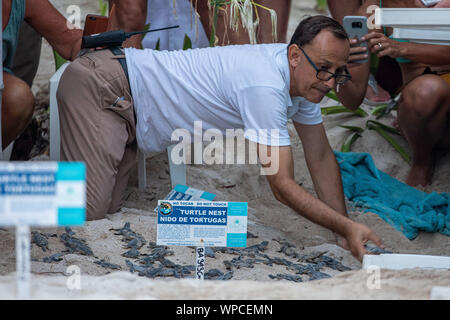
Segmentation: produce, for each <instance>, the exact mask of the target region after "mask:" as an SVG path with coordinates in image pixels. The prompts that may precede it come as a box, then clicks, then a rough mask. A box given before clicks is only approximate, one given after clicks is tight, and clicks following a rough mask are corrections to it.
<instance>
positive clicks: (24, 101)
mask: <svg viewBox="0 0 450 320" xmlns="http://www.w3.org/2000/svg"><path fill="white" fill-rule="evenodd" d="M3 82H4V85H5V89H4V91H3V97H2V146H3V148H6V147H7V146H8V145H9V144H10V143H11V142H12V141H13V140H14V139H16V138H17V137H18V136H19V135H20V134H21V133H22V131H23V130H25V128H26V127H27V126H28V124H29V123H30V121H31V118H32V117H33V111H34V97H33V93H32V92H31V89H30V87H29V86H28V85H27V84H26V83H25V82H24V81H23V80H21V79H19V78H17V77H16V76H13V75H11V74H9V73H6V72H3Z"/></svg>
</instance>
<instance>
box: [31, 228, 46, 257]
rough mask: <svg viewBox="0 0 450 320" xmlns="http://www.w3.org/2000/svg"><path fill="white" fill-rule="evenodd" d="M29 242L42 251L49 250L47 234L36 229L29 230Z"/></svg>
mask: <svg viewBox="0 0 450 320" xmlns="http://www.w3.org/2000/svg"><path fill="white" fill-rule="evenodd" d="M31 243H34V244H35V245H37V246H38V247H40V248H41V249H42V251H44V252H45V251H47V250H49V249H48V240H47V236H46V235H44V234H42V233H40V232H38V231H33V232H31Z"/></svg>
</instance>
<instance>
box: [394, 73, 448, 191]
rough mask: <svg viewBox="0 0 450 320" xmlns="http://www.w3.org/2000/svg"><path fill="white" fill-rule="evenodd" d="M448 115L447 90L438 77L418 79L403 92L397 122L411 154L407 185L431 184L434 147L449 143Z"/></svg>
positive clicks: (430, 76) (428, 76)
mask: <svg viewBox="0 0 450 320" xmlns="http://www.w3.org/2000/svg"><path fill="white" fill-rule="evenodd" d="M449 114H450V87H449V86H448V84H447V83H446V82H445V81H444V80H442V79H441V78H440V77H438V76H435V75H424V76H420V77H417V78H416V79H414V80H412V81H411V82H410V83H409V84H408V85H407V86H406V87H405V89H404V90H403V94H402V100H401V102H400V104H399V109H398V122H399V125H400V128H401V129H402V132H403V134H404V135H405V137H406V139H407V140H408V142H409V145H410V147H411V150H412V154H413V163H412V168H411V171H410V172H409V175H408V177H407V179H406V183H407V184H409V185H411V186H417V185H419V184H421V185H423V186H426V185H428V184H430V183H431V179H432V176H433V169H434V161H435V160H436V159H435V151H436V147H437V146H438V144H439V142H440V141H445V140H446V139H448V137H447V136H448V132H449V130H448V126H449V120H448V117H449Z"/></svg>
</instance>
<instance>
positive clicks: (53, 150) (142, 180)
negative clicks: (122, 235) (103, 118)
mask: <svg viewBox="0 0 450 320" xmlns="http://www.w3.org/2000/svg"><path fill="white" fill-rule="evenodd" d="M69 64H70V62H66V63H65V64H63V65H62V66H61V67H60V68H59V69H58V71H56V73H55V74H54V75H53V76H52V77H51V78H50V160H51V161H59V160H60V144H61V139H60V129H59V112H58V102H57V100H56V92H57V90H58V85H59V80H60V79H61V76H62V74H63V73H64V71H65V70H66V68H67V66H68V65H69ZM172 147H173V146H169V147H168V148H167V154H168V158H169V170H170V181H171V183H172V187H174V186H175V185H177V184H183V185H186V165H185V164H174V163H173V162H172V160H171V157H170V152H171V150H172ZM137 157H138V187H139V190H140V191H144V190H145V188H146V186H147V174H146V172H147V171H146V163H145V160H146V155H145V153H144V152H142V151H141V150H138V156H137Z"/></svg>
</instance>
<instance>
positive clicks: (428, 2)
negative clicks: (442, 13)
mask: <svg viewBox="0 0 450 320" xmlns="http://www.w3.org/2000/svg"><path fill="white" fill-rule="evenodd" d="M421 1H422V3H423V5H424V6H425V7H430V6H434V5H435V4H437V3H439V2H440V1H441V0H421Z"/></svg>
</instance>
